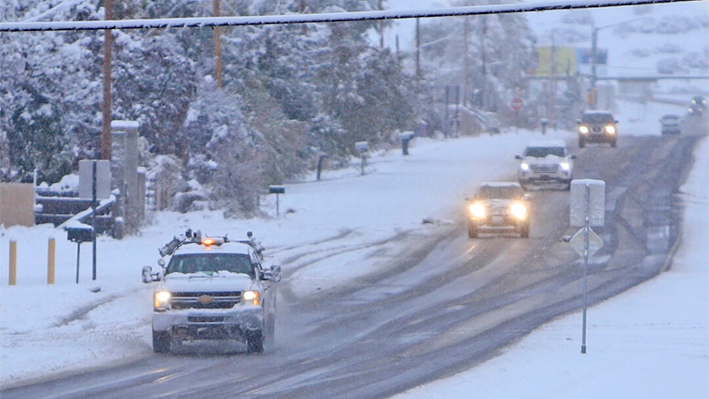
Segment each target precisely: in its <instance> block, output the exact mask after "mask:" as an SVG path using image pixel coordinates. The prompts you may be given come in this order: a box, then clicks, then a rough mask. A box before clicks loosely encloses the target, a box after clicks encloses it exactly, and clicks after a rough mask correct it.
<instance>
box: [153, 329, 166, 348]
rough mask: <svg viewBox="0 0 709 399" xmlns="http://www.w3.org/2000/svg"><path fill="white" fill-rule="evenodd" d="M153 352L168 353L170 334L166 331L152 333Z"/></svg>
mask: <svg viewBox="0 0 709 399" xmlns="http://www.w3.org/2000/svg"><path fill="white" fill-rule="evenodd" d="M153 352H155V353H168V352H170V334H168V333H167V332H166V331H153Z"/></svg>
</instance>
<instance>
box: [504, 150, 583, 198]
mask: <svg viewBox="0 0 709 399" xmlns="http://www.w3.org/2000/svg"><path fill="white" fill-rule="evenodd" d="M515 159H518V160H519V161H520V162H519V168H518V169H517V178H518V179H519V184H520V185H521V186H522V188H523V189H525V190H526V189H527V188H528V187H529V186H530V185H549V184H556V185H558V184H561V185H562V187H563V188H564V189H566V190H568V189H569V187H571V180H572V179H573V169H574V159H576V155H573V154H571V153H569V150H568V149H567V148H566V143H565V142H564V141H563V140H540V141H533V142H530V143H529V144H527V147H526V148H525V149H524V153H522V155H516V156H515Z"/></svg>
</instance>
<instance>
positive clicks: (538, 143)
mask: <svg viewBox="0 0 709 399" xmlns="http://www.w3.org/2000/svg"><path fill="white" fill-rule="evenodd" d="M527 147H566V143H565V142H564V140H535V141H530V142H529V143H528V144H527Z"/></svg>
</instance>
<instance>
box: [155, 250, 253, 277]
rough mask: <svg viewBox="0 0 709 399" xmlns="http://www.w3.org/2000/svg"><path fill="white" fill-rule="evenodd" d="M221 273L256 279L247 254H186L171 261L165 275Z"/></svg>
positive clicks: (175, 256)
mask: <svg viewBox="0 0 709 399" xmlns="http://www.w3.org/2000/svg"><path fill="white" fill-rule="evenodd" d="M219 271H227V272H231V273H243V274H248V275H249V276H250V277H251V278H254V277H255V273H254V268H253V266H252V265H251V259H250V258H249V255H247V254H184V255H174V256H173V257H172V259H170V264H169V265H168V266H167V271H166V272H165V274H170V273H185V274H187V273H197V272H202V273H205V274H212V273H216V272H219Z"/></svg>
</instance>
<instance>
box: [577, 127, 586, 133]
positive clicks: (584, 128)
mask: <svg viewBox="0 0 709 399" xmlns="http://www.w3.org/2000/svg"><path fill="white" fill-rule="evenodd" d="M579 132H581V134H588V128H587V127H586V126H579Z"/></svg>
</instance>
